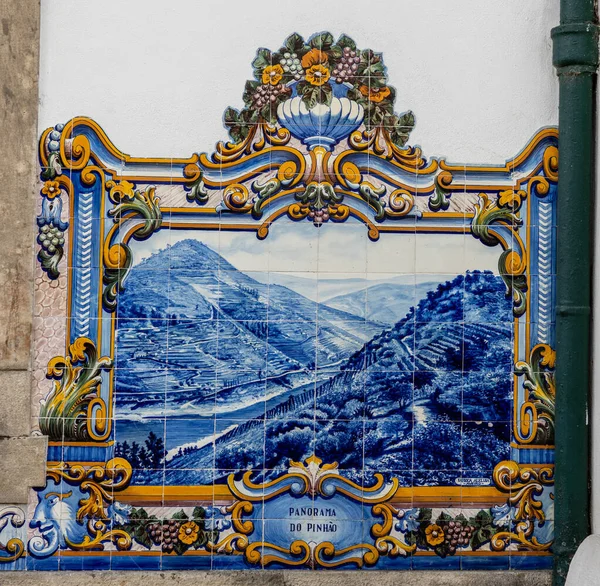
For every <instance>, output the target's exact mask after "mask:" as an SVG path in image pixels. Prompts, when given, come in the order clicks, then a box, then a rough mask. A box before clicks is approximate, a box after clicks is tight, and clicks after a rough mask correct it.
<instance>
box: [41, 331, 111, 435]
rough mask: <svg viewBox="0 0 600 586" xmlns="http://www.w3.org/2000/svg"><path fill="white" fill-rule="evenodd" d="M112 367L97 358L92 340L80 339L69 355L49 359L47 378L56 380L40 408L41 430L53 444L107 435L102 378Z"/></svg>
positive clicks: (107, 362)
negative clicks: (101, 388) (101, 389)
mask: <svg viewBox="0 0 600 586" xmlns="http://www.w3.org/2000/svg"><path fill="white" fill-rule="evenodd" d="M112 366H113V363H112V360H111V359H110V358H109V357H107V356H98V351H97V349H96V345H95V344H94V342H93V341H92V340H90V339H89V338H77V339H76V340H75V341H74V342H73V343H72V344H70V345H69V348H68V353H67V355H66V356H64V357H63V356H56V357H54V358H53V359H52V360H50V362H49V363H48V372H47V375H46V376H47V377H48V378H50V379H54V386H53V389H52V391H51V392H50V393H49V394H48V396H47V397H46V398H45V399H44V400H43V401H42V403H41V406H40V415H39V425H40V431H41V432H42V433H43V434H44V435H47V436H48V437H49V438H50V439H51V440H53V441H84V440H90V439H92V438H94V437H97V436H98V435H104V434H105V432H106V405H105V404H104V402H103V400H102V399H101V398H100V385H101V382H102V376H101V375H102V371H107V370H110V369H111V368H112ZM96 408H98V413H97V414H96V415H97V417H96V419H94V409H96ZM94 427H95V428H96V429H94Z"/></svg>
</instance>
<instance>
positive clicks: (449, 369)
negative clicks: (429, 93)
mask: <svg viewBox="0 0 600 586" xmlns="http://www.w3.org/2000/svg"><path fill="white" fill-rule="evenodd" d="M288 54H289V56H288ZM293 55H296V56H295V57H294V56H293ZM295 60H297V61H298V62H296V61H295ZM357 60H358V61H357ZM289 61H291V63H289ZM345 65H347V67H346V66H345ZM286 68H287V69H286ZM253 69H254V71H255V79H254V80H252V81H251V82H249V83H248V84H247V85H246V88H245V96H244V104H245V105H244V108H243V109H242V110H241V111H238V110H233V109H228V110H227V112H226V114H225V122H226V127H227V129H228V131H229V133H230V138H231V141H230V142H229V143H221V144H219V145H218V146H217V147H216V149H215V151H214V152H212V153H209V154H201V155H193V156H191V157H189V158H182V159H175V158H172V157H171V156H169V157H168V158H165V159H164V160H154V159H153V160H149V159H135V160H133V159H131V160H130V159H129V158H126V160H122V161H121V160H120V158H119V160H118V161H115V160H113V158H114V155H112V154H111V153H112V152H113V151H114V152H118V151H116V150H115V149H116V147H115V149H111V148H109V147H108V146H107V144H110V142H109V139H107V138H106V137H105V136H104V134H102V133H100V131H99V127H98V126H97V124H96V123H94V122H93V121H91V120H89V119H85V118H79V119H76V122H73V123H71V125H70V127H69V137H70V138H68V139H67V138H66V135H65V137H62V131H63V130H64V128H63V129H61V130H58V127H56V128H55V129H53V130H51V131H50V132H55V133H56V134H57V136H58V138H57V140H63V138H64V139H65V140H76V139H77V137H82V136H85V137H86V138H85V140H86V141H87V142H89V145H90V151H91V153H94V156H96V157H97V158H99V160H106V161H107V168H106V169H105V170H103V169H100V170H95V171H93V172H94V173H96V174H98V173H101V174H104V175H106V177H105V179H107V180H109V179H113V183H112V184H110V185H108V184H107V193H101V190H98V189H96V188H94V189H91V190H90V189H84V188H83V186H84V184H85V181H86V175H85V173H86V171H85V164H84V163H83V162H79V163H77V162H76V161H75V162H74V161H73V160H65V161H63V160H62V159H61V158H60V157H61V155H60V151H59V150H56V148H55V147H56V145H54V144H53V143H52V145H51V146H52V148H50V142H49V141H47V140H46V138H47V136H46V135H45V138H44V139H43V141H42V142H43V144H42V151H41V152H42V153H43V156H42V165H43V167H44V176H48V179H45V180H44V181H58V182H59V187H60V190H61V192H62V191H63V189H62V187H61V184H60V181H63V179H57V177H58V176H59V173H58V171H57V170H56V168H55V167H56V165H60V167H61V169H60V170H61V172H62V171H63V168H64V174H63V175H64V179H65V180H66V177H67V176H68V177H69V181H71V182H72V186H73V189H74V190H75V192H74V198H75V200H76V201H78V202H79V203H78V206H76V207H75V210H74V213H73V214H72V215H65V214H63V216H60V218H59V216H58V215H57V214H58V212H57V211H56V210H54V212H53V211H52V210H51V209H50V208H49V207H48V205H49V204H48V203H45V204H44V202H49V201H50V199H55V200H56V197H59V198H64V195H58V194H54V196H52V197H51V196H50V191H49V187H48V189H47V190H46V191H47V192H48V193H46V192H44V191H43V189H42V193H41V201H42V206H40V214H41V215H42V216H44V217H42V219H41V225H45V226H48V230H46V231H45V232H44V233H46V232H49V231H50V226H53V227H54V228H57V227H58V228H59V229H60V230H59V231H60V232H61V233H62V236H61V238H62V237H63V236H64V242H62V243H61V242H59V241H57V243H56V244H52V239H50V240H49V243H46V240H47V239H45V238H44V239H42V240H43V241H44V243H45V244H42V243H41V242H38V249H37V251H36V253H37V254H38V260H39V262H40V263H41V264H40V268H39V275H38V278H37V280H36V297H35V302H36V314H35V315H36V316H37V317H36V320H37V324H36V328H35V333H34V347H35V348H36V355H35V373H34V380H35V384H36V395H35V397H34V402H33V404H34V407H35V413H34V420H35V421H36V422H37V424H38V425H39V429H40V431H42V432H51V433H49V435H50V436H51V438H50V439H51V442H50V448H49V456H48V482H47V486H46V487H45V488H43V489H40V490H39V491H36V492H35V493H34V494H33V495H32V500H31V503H30V507H29V510H28V515H27V516H28V517H29V523H30V526H29V529H28V534H27V535H26V536H21V537H19V539H20V540H21V541H22V542H23V551H25V550H26V551H27V556H26V557H24V556H21V557H19V559H15V560H14V561H11V562H7V565H6V567H11V568H17V567H18V566H17V565H11V564H22V565H23V564H26V565H27V567H28V568H31V569H65V570H69V569H109V568H110V569H113V570H118V569H136V570H143V569H154V570H160V569H163V570H179V569H188V568H195V569H249V568H253V569H260V568H265V569H285V568H290V567H295V568H297V569H303V570H311V569H318V570H325V569H330V568H342V569H344V568H347V569H407V570H410V569H432V570H435V569H461V568H462V569H475V568H477V567H486V568H488V567H494V568H498V569H507V568H517V567H520V568H524V567H531V568H533V567H545V564H547V563H548V560H549V559H551V556H550V553H549V552H550V548H551V545H552V539H553V518H554V515H553V490H554V488H553V442H554V435H553V430H554V420H553V413H554V366H555V356H554V327H553V324H554V316H553V313H552V312H553V310H552V308H551V305H552V303H551V300H552V298H553V295H554V273H555V271H554V268H553V267H554V266H555V251H554V249H555V246H554V240H555V232H554V230H553V228H552V227H553V226H555V225H556V221H555V206H554V201H555V188H556V177H555V175H554V174H553V171H552V167H551V166H549V165H548V164H546V165H544V161H545V160H546V162H547V158H548V156H550V155H552V153H554V152H555V151H554V150H553V149H556V141H557V135H556V131H555V130H552V129H545V130H542V131H540V133H538V135H536V137H535V138H534V139H533V140H532V142H531V143H530V144H529V145H528V147H527V149H526V150H525V151H523V152H524V153H526V154H525V155H523V156H522V157H521V158H522V159H523V160H522V161H521V162H519V161H520V159H515V161H513V163H512V164H511V165H512V166H511V168H510V171H507V170H506V169H507V167H503V166H501V165H500V166H498V165H496V166H490V167H482V166H481V165H478V166H471V165H468V164H461V165H450V164H448V163H446V162H445V161H442V160H441V159H437V158H431V159H426V158H425V157H424V155H422V153H421V150H420V149H418V148H416V147H409V146H406V145H405V143H406V141H407V140H408V138H409V134H410V130H411V128H412V126H413V124H414V116H413V115H412V113H410V112H408V111H406V110H405V106H404V105H401V104H400V101H399V99H398V100H397V98H398V96H397V95H396V91H395V90H394V88H393V87H392V86H390V85H388V81H387V73H386V69H385V67H384V65H383V56H381V55H380V54H377V53H374V52H373V51H370V50H368V49H362V48H360V47H359V48H357V47H356V44H355V43H354V41H353V40H352V39H350V38H349V37H348V36H346V35H342V36H341V37H339V38H337V39H336V38H334V37H332V36H331V35H329V34H328V33H325V32H322V33H318V34H316V35H314V36H313V37H310V38H307V39H304V38H302V37H300V36H299V35H296V34H294V35H291V36H290V37H288V38H287V39H286V40H285V41H284V43H283V45H282V46H281V47H280V48H275V49H274V50H273V51H269V50H266V49H260V50H259V51H258V53H257V57H256V60H255V61H254V63H253ZM334 71H335V73H334ZM338 78H339V79H341V78H343V83H340V81H339V79H338ZM396 102H397V105H396ZM395 108H396V110H398V111H399V112H400V113H395V112H394V109H395ZM59 126H60V125H59ZM107 141H108V143H107ZM47 142H48V144H46V143H47ZM70 144H71V143H70ZM74 152H75V154H76V156H80V154H81V153H80V154H79V155H77V152H78V149H74ZM508 155H510V153H507V156H508ZM103 157H104V158H103ZM111 157H113V158H111ZM50 159H52V161H53V164H52V165H50ZM111 165H112V167H111ZM515 165H516V166H517V167H518V168H514V167H515ZM113 167H114V168H113ZM53 169H54V171H53ZM534 169H535V171H534ZM88 172H89V171H88ZM108 175H111V177H110V178H109V177H108ZM88 179H89V177H88ZM541 179H543V181H546V182H548V184H549V193H548V194H546V197H545V198H540V197H538V196H537V195H536V194H535V193H533V192H532V193H531V194H530V196H529V199H528V200H527V210H525V208H524V207H523V198H522V196H521V195H519V191H520V190H521V191H523V189H525V190H526V188H527V183H528V182H539V181H540V180H541ZM511 181H512V182H514V183H515V185H514V189H513V191H511V190H510V189H509V183H510V182H511ZM100 183H101V182H98V185H100ZM154 183H156V185H157V189H156V190H152V189H149V186H150V185H151V184H154ZM516 183H519V184H518V185H517V184H516ZM482 184H483V185H486V186H487V187H486V191H485V194H484V195H485V197H483V196H482V195H480V194H481V193H482V191H481V188H480V186H481V185H482ZM45 185H46V184H45V183H44V186H45ZM167 186H168V188H167ZM494 186H498V187H494ZM52 193H53V192H52ZM65 193H66V191H65ZM159 197H160V200H159V199H158V198H159ZM77 198H79V199H77ZM56 201H58V200H56ZM44 205H45V207H44ZM54 205H55V206H57V207H60V206H58V204H56V203H55V204H54ZM90 210H91V211H90ZM61 213H62V212H61ZM44 214H45V215H44ZM525 214H527V217H525ZM514 217H517V218H518V219H519V220H523V221H522V222H521V221H519V222H515V221H513V219H514ZM109 218H110V229H109V226H108V224H107V219H109ZM59 220H60V222H59ZM525 220H526V221H525ZM53 222H54V223H53ZM38 223H39V222H38ZM548 227H550V228H549V229H548ZM52 234H53V235H54V236H57V234H56V231H53V232H52ZM59 240H60V238H59ZM50 245H52V246H53V247H54V248H53V249H52V250H51V249H50ZM59 248H60V250H59ZM527 259H529V261H531V262H529V261H528V260H527ZM61 463H62V464H61ZM528 479H530V480H528ZM529 483H536V488H535V490H536V491H537V492H535V494H536V495H537V494H538V493H539V491H538V488H537V485H539V486H540V487H541V489H540V490H541V493H539V494H540V495H541V496H540V503H541V510H542V511H543V513H544V521H543V522H542V521H541V518H540V517H539V516H538V517H535V518H532V517H531V516H528V513H527V511H529V510H531V507H528V506H520V505H521V503H515V502H514V498H516V497H517V495H521V496H519V497H518V498H525V497H522V495H523V494H531V492H530V491H529V488H531V486H530V484H529ZM517 487H518V490H517ZM524 488H525V489H526V490H522V489H524ZM515 491H517V492H515ZM54 493H55V494H54ZM46 497H48V498H46ZM511 497H513V499H512V500H511ZM90 499H91V500H90ZM90 503H91V504H90ZM92 509H93V510H92ZM535 510H536V511H537V510H538V508H537V505H536V507H535ZM1 514H2V513H1V512H0V515H1ZM90 516H91V517H93V518H94V519H96V520H98V521H101V523H100V524H99V525H98V526H97V528H96V529H95V530H94V531H93V532H90V531H91V529H90V526H89V525H88V524H86V523H84V522H82V521H81V520H82V519H87V518H90ZM517 522H521V523H527V524H528V527H529V528H530V529H528V531H529V533H527V534H526V535H525V536H522V535H521V536H518V535H517V536H515V534H514V529H515V526H516V523H517ZM13 529H15V531H16V530H17V529H18V528H17V527H14V526H13ZM11 531H12V529H11ZM498 534H501V535H502V537H501V538H500V537H498V538H497V539H496V540H495V541H493V540H494V537H495V536H497V535H498ZM506 534H508V536H507V535H506ZM11 536H12V533H10V534H9V533H8V532H7V529H6V527H5V528H4V529H2V530H0V544H5V543H7V539H10V538H11ZM515 539H518V540H519V548H520V549H522V550H523V551H517V550H516V545H515V542H514V540H515ZM86 540H94V542H93V543H94V545H93V547H91V546H90V547H88V546H85V543H87V541H86ZM492 541H493V548H492ZM102 547H104V549H101V548H102ZM492 549H493V550H494V551H492ZM492 554H493V555H492ZM513 554H514V555H513ZM2 561H3V559H2V556H0V567H2ZM484 562H485V563H484ZM480 564H481V565H480Z"/></svg>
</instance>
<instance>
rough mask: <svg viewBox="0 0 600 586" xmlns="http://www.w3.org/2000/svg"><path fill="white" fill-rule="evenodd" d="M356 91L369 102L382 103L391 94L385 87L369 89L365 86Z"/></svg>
mask: <svg viewBox="0 0 600 586" xmlns="http://www.w3.org/2000/svg"><path fill="white" fill-rule="evenodd" d="M358 90H359V91H360V93H361V94H362V95H363V96H365V97H366V98H368V99H369V101H371V102H377V103H379V102H383V100H385V99H386V98H387V97H388V96H389V95H390V94H391V93H392V92H391V91H390V88H389V87H387V85H385V86H383V87H381V88H369V87H368V86H366V85H361V86H360V87H359V88H358Z"/></svg>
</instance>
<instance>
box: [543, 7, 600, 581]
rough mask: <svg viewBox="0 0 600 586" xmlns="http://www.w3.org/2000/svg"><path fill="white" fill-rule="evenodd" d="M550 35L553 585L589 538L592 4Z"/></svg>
mask: <svg viewBox="0 0 600 586" xmlns="http://www.w3.org/2000/svg"><path fill="white" fill-rule="evenodd" d="M560 12H561V14H560V26H557V27H556V28H555V29H553V30H552V39H553V41H554V52H553V53H554V54H553V61H554V65H555V67H556V70H557V74H558V79H559V87H560V103H559V168H558V212H557V213H558V222H557V224H558V236H557V243H558V261H557V301H556V303H557V306H556V340H557V342H556V350H557V368H556V470H555V479H556V480H555V482H556V492H555V499H556V511H555V542H554V584H555V585H556V586H560V585H562V584H564V582H565V580H566V576H567V572H568V569H569V562H570V561H571V558H572V557H573V555H574V553H575V551H576V549H577V547H578V546H579V544H580V543H581V542H582V541H583V540H584V539H585V538H586V537H587V536H588V535H589V533H590V514H589V513H590V503H589V440H590V435H589V422H588V415H589V392H590V330H591V328H590V322H591V310H590V305H591V263H592V242H593V238H592V236H593V232H592V222H593V219H594V195H593V194H594V188H595V184H594V168H595V120H594V116H595V85H596V70H597V68H598V28H597V26H596V22H597V19H596V7H595V1H594V0H561V2H560Z"/></svg>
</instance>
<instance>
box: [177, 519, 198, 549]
mask: <svg viewBox="0 0 600 586" xmlns="http://www.w3.org/2000/svg"><path fill="white" fill-rule="evenodd" d="M199 531H200V527H198V524H197V523H194V522H193V521H188V522H187V523H184V524H183V525H182V526H181V527H180V528H179V534H178V535H177V536H178V537H179V541H181V542H182V543H185V544H186V545H191V544H192V543H194V541H196V540H197V539H198V533H199Z"/></svg>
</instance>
